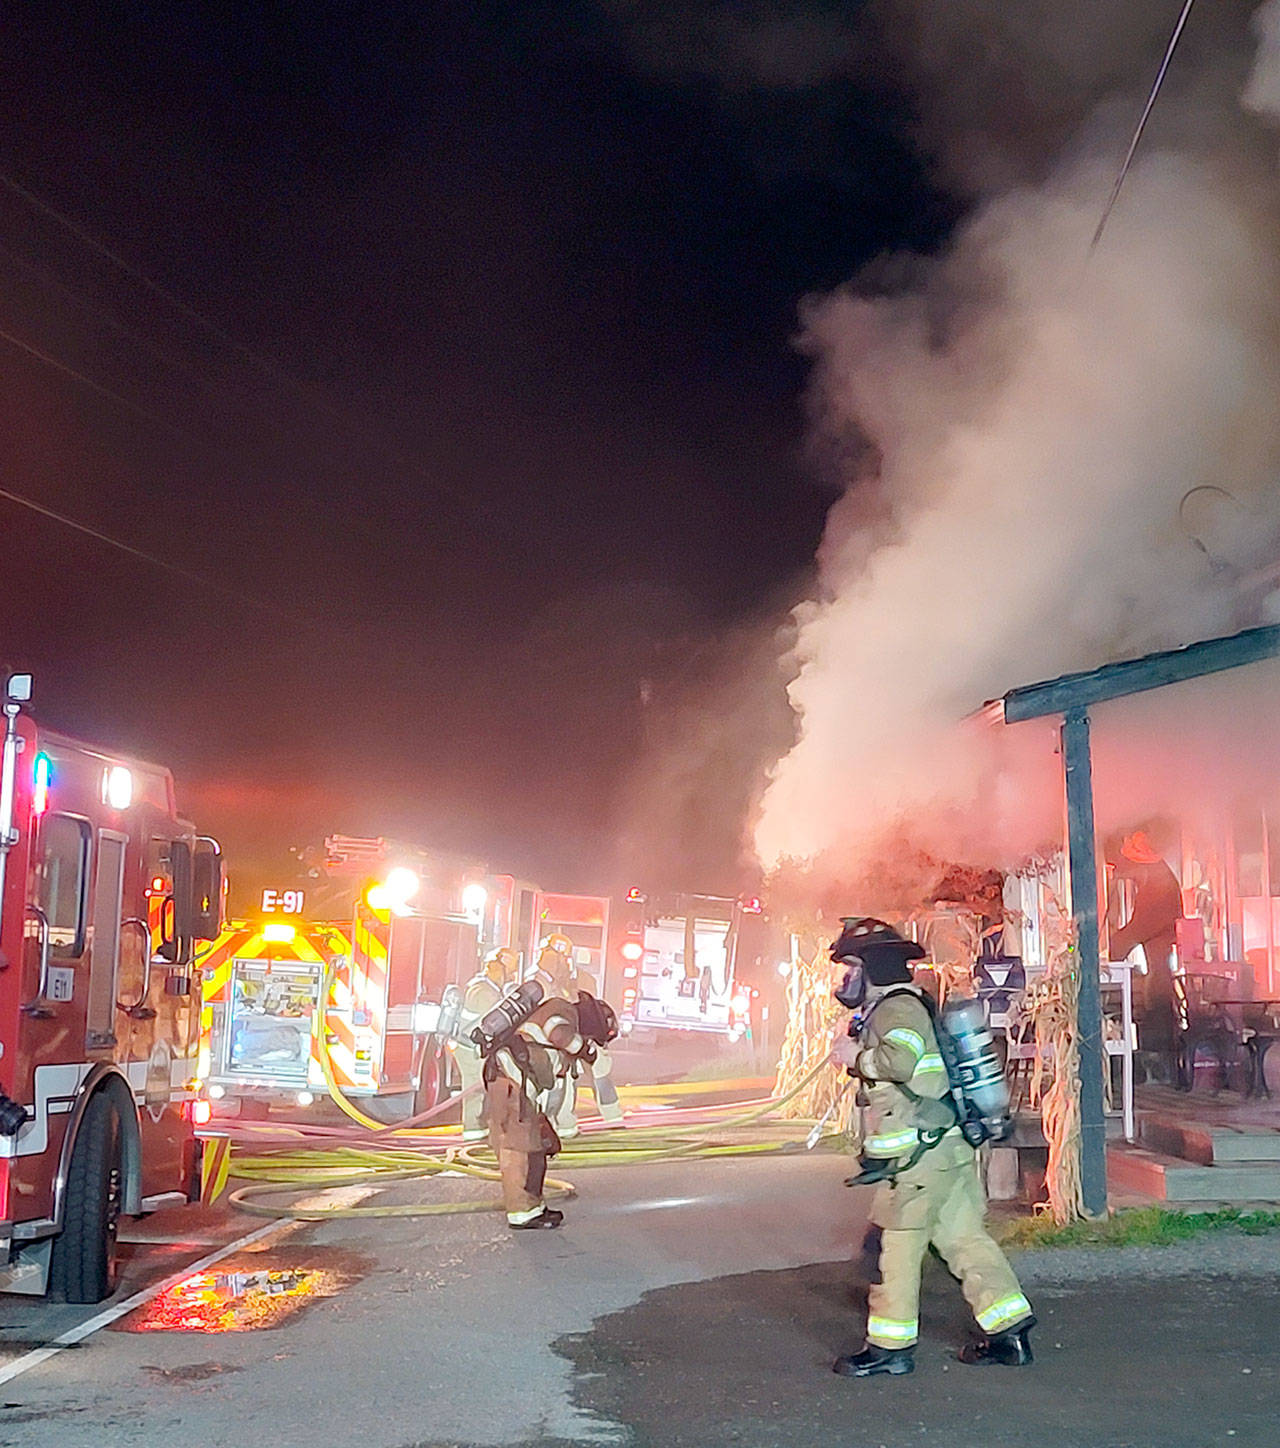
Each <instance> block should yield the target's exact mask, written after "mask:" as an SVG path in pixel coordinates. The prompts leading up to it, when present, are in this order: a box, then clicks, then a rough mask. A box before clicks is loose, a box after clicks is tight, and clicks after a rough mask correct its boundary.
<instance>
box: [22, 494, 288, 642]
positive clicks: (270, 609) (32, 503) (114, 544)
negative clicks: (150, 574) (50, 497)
mask: <svg viewBox="0 0 1280 1448" xmlns="http://www.w3.org/2000/svg"><path fill="white" fill-rule="evenodd" d="M0 498H5V499H7V500H8V501H9V502H10V503H15V504H16V505H17V506H18V507H20V508H26V509H28V510H29V511H30V512H32V513H38V514H39V515H40V516H41V517H42V518H48V519H50V520H51V521H52V522H54V523H61V524H62V525H63V527H65V528H72V529H74V530H75V532H77V533H82V534H84V536H85V537H86V538H93V539H95V540H96V541H97V542H99V543H105V544H106V545H107V547H108V548H115V549H117V550H118V551H119V552H121V553H126V554H128V555H129V557H131V558H137V559H139V560H140V561H141V562H143V563H150V564H152V565H154V566H155V567H156V568H163V569H164V571H165V572H166V573H172V574H174V575H175V576H176V577H178V578H185V579H187V580H189V581H190V582H192V583H198V584H200V586H201V587H202V588H208V589H212V590H213V591H214V592H215V593H220V594H222V595H223V596H224V597H226V598H234V599H236V600H237V601H238V602H240V603H247V604H249V605H250V606H251V607H253V608H257V609H261V610H262V611H263V612H265V613H273V614H277V615H280V616H282V617H285V618H291V619H295V620H297V621H299V622H304V623H309V622H311V620H309V619H306V618H305V617H304V616H303V615H301V614H295V613H293V612H292V611H291V610H289V609H287V608H281V607H280V605H279V604H275V603H269V602H268V601H267V600H266V599H264V598H256V597H254V595H253V594H251V593H242V592H241V591H240V590H239V589H235V588H228V587H227V585H226V584H225V583H219V582H218V581H217V580H216V579H214V578H209V577H208V576H207V575H206V574H203V573H196V572H195V571H194V570H192V569H190V568H183V567H182V566H181V565H180V564H177V563H170V562H169V560H168V559H167V558H161V557H160V556H159V554H157V553H148V552H147V550H146V549H145V548H137V547H135V546H134V545H133V544H132V543H126V542H125V541H124V540H123V539H121V538H115V537H113V536H112V535H111V534H110V533H104V532H103V531H102V530H101V529H100V528H93V527H91V526H90V525H89V524H88V523H82V522H80V520H79V519H78V518H72V517H69V516H68V515H67V514H66V513H59V512H57V511H56V510H55V509H53V508H50V507H46V505H45V504H44V503H38V502H36V500H35V499H34V498H28V497H24V496H23V494H21V493H15V492H12V491H11V490H10V489H8V488H0Z"/></svg>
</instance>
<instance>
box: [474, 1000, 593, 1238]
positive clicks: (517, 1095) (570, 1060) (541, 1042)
mask: <svg viewBox="0 0 1280 1448" xmlns="http://www.w3.org/2000/svg"><path fill="white" fill-rule="evenodd" d="M504 1012H505V1013H506V1020H505V1021H504V1020H502V1019H501V1018H502V1016H503V1013H504ZM495 1019H496V1020H497V1025H496V1027H494V1028H492V1029H491V1028H490V1023H491V1022H494V1021H495ZM477 1033H478V1034H479V1035H480V1036H481V1037H482V1038H487V1040H485V1041H484V1042H483V1043H482V1044H481V1052H482V1054H483V1056H484V1083H485V1112H486V1115H487V1117H488V1124H489V1142H490V1145H491V1146H492V1148H493V1153H494V1155H495V1156H496V1157H497V1158H498V1170H499V1171H500V1172H501V1175H502V1201H503V1206H504V1207H505V1208H506V1213H507V1225H508V1226H510V1227H512V1228H514V1229H516V1230H518V1231H529V1230H533V1229H537V1228H543V1227H558V1226H559V1225H560V1223H561V1222H562V1221H563V1220H564V1213H563V1212H560V1211H557V1210H556V1209H555V1208H554V1207H548V1206H547V1205H546V1203H545V1202H544V1201H543V1197H542V1188H543V1183H544V1181H545V1179H546V1175H547V1162H548V1160H549V1159H550V1158H551V1157H552V1156H554V1155H555V1154H556V1152H557V1151H559V1150H560V1138H559V1137H558V1136H557V1135H556V1130H555V1127H554V1126H552V1124H551V1121H550V1119H549V1117H548V1115H547V1107H548V1103H549V1102H550V1101H551V1099H552V1098H553V1095H554V1093H555V1091H556V1088H557V1086H558V1084H559V1083H560V1082H562V1081H563V1080H564V1078H565V1077H566V1076H567V1075H568V1074H569V1073H570V1072H571V1071H572V1070H573V1068H574V1067H575V1066H576V1065H577V1064H578V1063H580V1062H583V1063H587V1064H589V1063H590V1062H591V1060H592V1059H593V1057H594V1055H595V1053H596V1051H597V1050H599V1049H600V1048H601V1047H603V1046H605V1045H607V1043H608V1042H609V1041H611V1040H612V1039H613V1038H614V1036H616V1035H617V1034H618V1021H617V1017H616V1016H615V1015H614V1013H613V1011H612V1010H611V1009H610V1008H609V1006H608V1005H607V1004H606V1003H605V1002H604V1001H601V1000H597V999H596V998H595V997H594V996H590V995H587V994H586V993H585V992H584V993H581V994H579V996H578V999H577V1003H576V1004H571V1003H570V1002H569V1001H567V1000H564V999H562V998H560V997H552V998H551V999H550V1000H547V999H544V998H543V987H542V985H541V983H540V982H538V981H526V982H525V983H524V984H523V985H521V986H519V987H518V988H517V989H516V990H515V991H513V992H511V993H510V994H509V995H507V996H506V997H504V999H503V1000H502V1001H501V1002H499V1004H498V1006H497V1007H496V1008H495V1009H494V1010H493V1011H491V1012H490V1013H489V1014H488V1015H487V1016H486V1017H485V1018H484V1020H482V1021H481V1023H480V1025H479V1027H478V1028H477Z"/></svg>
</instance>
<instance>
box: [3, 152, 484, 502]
mask: <svg viewBox="0 0 1280 1448" xmlns="http://www.w3.org/2000/svg"><path fill="white" fill-rule="evenodd" d="M0 186H4V187H6V188H7V189H8V190H9V191H11V192H13V194H14V195H16V196H18V197H20V198H21V199H22V200H23V201H25V202H26V203H27V205H28V206H31V207H33V208H34V209H35V210H37V211H39V212H41V213H42V214H43V215H45V216H47V217H49V218H50V219H51V220H52V221H55V222H56V223H57V224H58V225H59V226H61V227H63V228H64V229H65V230H67V231H69V232H70V233H71V235H72V236H74V237H76V238H77V240H79V241H81V242H83V244H84V245H85V246H87V247H89V249H90V250H91V251H93V252H95V253H96V254H97V255H98V256H100V257H102V258H103V259H104V260H106V261H109V262H110V263H111V264H112V265H113V266H114V267H116V268H118V269H119V270H120V271H122V272H123V273H124V274H125V275H126V276H127V277H130V278H131V279H132V280H133V281H135V282H136V283H137V284H138V285H139V286H141V287H144V288H145V289H146V290H147V291H149V292H150V293H151V294H152V295H153V296H156V297H159V298H160V299H161V300H162V301H164V302H166V303H167V304H168V305H169V306H171V307H173V308H174V310H175V311H177V312H178V313H179V314H180V315H181V316H183V317H185V318H186V319H187V320H188V321H190V322H192V323H194V324H195V325H196V326H197V327H201V328H203V329H204V330H205V331H206V332H208V333H209V334H210V335H211V336H213V337H216V338H217V339H218V341H220V342H221V343H222V344H223V345H224V346H226V347H229V348H230V349H231V350H232V351H233V352H236V353H237V354H238V355H239V356H241V357H243V358H244V359H245V360H246V361H247V362H249V363H251V364H252V365H253V366H254V367H255V368H257V369H258V371H259V372H262V373H263V374H265V375H266V376H267V377H269V378H271V379H272V381H274V382H275V383H276V385H277V386H282V387H285V388H287V389H288V390H289V391H290V392H292V393H293V394H294V395H295V396H296V397H298V398H299V399H301V400H302V401H303V402H305V403H307V404H309V405H310V406H311V407H313V408H315V409H316V410H317V411H318V412H321V413H323V414H324V415H325V416H327V417H329V418H330V419H331V420H332V421H334V422H337V423H338V424H339V425H340V426H342V427H344V428H345V429H347V430H348V431H349V432H351V431H358V432H360V433H362V434H363V437H364V440H366V441H372V442H374V443H376V444H377V446H378V447H379V448H380V449H381V451H382V452H383V454H384V455H385V456H386V457H388V458H389V459H390V460H391V461H392V462H393V463H395V465H396V466H397V467H401V468H406V469H408V470H411V471H413V472H420V471H421V470H422V464H421V463H419V462H417V461H416V460H415V459H413V458H412V457H410V456H409V455H408V454H406V453H405V452H403V451H402V450H401V449H400V448H399V446H398V445H397V444H395V443H393V442H391V441H389V440H388V439H387V438H386V437H384V436H382V435H381V434H380V433H378V432H376V431H373V430H371V429H369V428H368V427H367V426H365V425H363V424H361V423H360V422H359V420H358V419H355V418H352V417H351V416H350V414H348V413H346V412H344V411H343V410H342V409H341V408H339V407H335V406H334V405H333V404H332V403H330V402H329V401H327V399H325V398H324V397H322V396H320V395H319V394H317V393H316V392H315V391H314V390H313V389H312V388H311V387H309V386H308V385H307V384H306V383H305V382H302V381H300V380H299V379H298V378H296V377H294V376H293V375H292V374H291V373H289V372H287V371H286V370H285V369H284V368H283V367H281V366H280V365H279V363H277V362H273V361H272V360H271V359H270V358H268V357H264V356H263V355H262V354H261V353H260V352H256V351H255V350H254V349H253V348H252V347H249V346H246V345H245V343H243V342H241V341H239V340H238V339H237V338H235V337H233V336H232V335H231V333H230V332H228V331H227V330H226V329H225V328H224V327H221V326H219V325H218V323H217V322H213V321H211V320H210V319H209V318H208V317H206V316H204V315H203V314H202V313H201V312H198V311H196V309H195V308H194V307H192V306H190V305H189V304H188V303H187V302H184V301H183V300H182V298H181V297H179V296H178V295H177V294H176V293H174V292H172V291H170V290H169V289H168V288H167V287H165V286H162V285H161V284H160V283H159V282H157V281H154V280H152V278H151V277H150V276H148V275H147V273H146V272H144V271H143V270H142V269H141V268H140V267H138V266H135V265H134V263H132V262H131V261H128V260H127V259H126V258H125V257H123V256H121V255H120V254H119V252H117V251H115V250H113V249H112V248H111V247H110V246H108V245H107V244H106V242H104V241H100V240H99V239H98V238H97V237H96V236H94V235H93V234H92V233H91V232H89V231H87V230H85V228H84V227H83V226H81V225H80V224H79V223H78V222H76V221H75V220H73V219H72V218H71V217H70V216H67V215H66V214H65V212H62V211H59V210H58V209H57V207H55V206H52V205H50V203H49V202H47V201H45V200H44V199H43V197H40V196H37V195H36V193H35V192H34V191H31V190H29V189H28V188H27V187H26V186H24V185H22V183H21V182H20V181H18V180H16V179H15V178H14V177H12V176H10V175H8V174H7V173H6V172H4V171H0ZM430 486H431V488H432V490H433V491H434V492H436V493H438V494H440V496H442V497H444V498H447V499H449V500H450V501H451V502H453V503H455V504H457V505H459V506H460V507H461V508H463V509H464V510H465V511H466V512H468V513H471V514H472V515H473V516H474V514H475V504H474V502H473V500H472V499H471V497H470V496H469V495H468V494H467V493H465V492H464V491H463V490H462V489H460V488H456V487H450V486H448V485H447V484H443V483H441V482H439V481H438V480H435V479H433V480H432V481H431V483H430Z"/></svg>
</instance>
